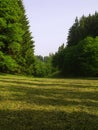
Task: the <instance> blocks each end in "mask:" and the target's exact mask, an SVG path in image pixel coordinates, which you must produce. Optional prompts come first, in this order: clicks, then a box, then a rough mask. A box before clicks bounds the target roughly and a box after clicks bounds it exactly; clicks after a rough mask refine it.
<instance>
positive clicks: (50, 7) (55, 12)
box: [23, 0, 98, 56]
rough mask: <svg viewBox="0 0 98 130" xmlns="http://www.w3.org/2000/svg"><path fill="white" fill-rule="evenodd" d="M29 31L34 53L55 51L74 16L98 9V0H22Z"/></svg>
mask: <svg viewBox="0 0 98 130" xmlns="http://www.w3.org/2000/svg"><path fill="white" fill-rule="evenodd" d="M23 1H24V6H25V9H26V14H27V18H28V20H29V24H30V31H31V32H32V36H33V37H34V39H33V40H34V41H35V54H36V55H42V56H46V55H49V53H55V52H56V51H57V50H58V47H59V46H60V45H62V44H63V43H64V44H65V45H66V39H67V35H68V30H69V28H70V27H71V26H72V25H73V23H74V20H75V18H76V16H77V17H78V18H80V17H81V16H82V15H83V14H84V15H85V16H87V15H89V13H90V14H94V13H95V11H98V0H23Z"/></svg>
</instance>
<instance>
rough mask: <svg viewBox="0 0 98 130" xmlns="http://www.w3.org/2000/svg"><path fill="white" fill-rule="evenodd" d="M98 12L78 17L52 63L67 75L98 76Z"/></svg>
mask: <svg viewBox="0 0 98 130" xmlns="http://www.w3.org/2000/svg"><path fill="white" fill-rule="evenodd" d="M97 36H98V13H95V14H94V15H92V16H91V15H89V16H88V17H85V16H82V17H81V19H80V20H78V18H76V20H75V23H74V24H73V26H72V27H71V28H70V31H69V35H68V45H67V46H66V47H64V45H62V46H61V47H60V48H59V49H58V52H56V53H55V55H54V56H53V60H52V64H53V66H54V67H57V68H58V71H60V72H61V74H62V75H65V76H98V37H97Z"/></svg>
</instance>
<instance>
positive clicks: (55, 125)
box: [0, 75, 98, 130]
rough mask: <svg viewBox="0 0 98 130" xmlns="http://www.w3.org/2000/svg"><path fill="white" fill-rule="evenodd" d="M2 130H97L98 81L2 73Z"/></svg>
mask: <svg viewBox="0 0 98 130" xmlns="http://www.w3.org/2000/svg"><path fill="white" fill-rule="evenodd" d="M0 130H98V80H95V79H93V80H92V79H47V78H42V79H41V78H30V77H23V76H13V75H1V76H0Z"/></svg>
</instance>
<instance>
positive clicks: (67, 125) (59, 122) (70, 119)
mask: <svg viewBox="0 0 98 130" xmlns="http://www.w3.org/2000/svg"><path fill="white" fill-rule="evenodd" d="M0 129H1V130H98V116H95V115H91V114H89V113H86V112H72V113H67V112H63V111H44V110H16V111H13V110H5V111H4V110H0Z"/></svg>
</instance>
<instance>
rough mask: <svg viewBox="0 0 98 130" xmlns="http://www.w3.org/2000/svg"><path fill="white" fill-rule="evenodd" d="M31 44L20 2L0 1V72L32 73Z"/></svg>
mask: <svg viewBox="0 0 98 130" xmlns="http://www.w3.org/2000/svg"><path fill="white" fill-rule="evenodd" d="M33 43H34V42H33V41H32V37H31V33H30V31H29V24H28V20H27V18H26V15H25V10H24V6H23V5H22V1H21V0H4V1H2V0H0V71H1V72H9V73H11V72H13V73H14V72H19V73H23V72H25V73H30V72H32V69H33V68H32V67H31V66H33V64H34V45H33ZM22 63H23V64H22ZM30 69H31V70H30Z"/></svg>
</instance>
